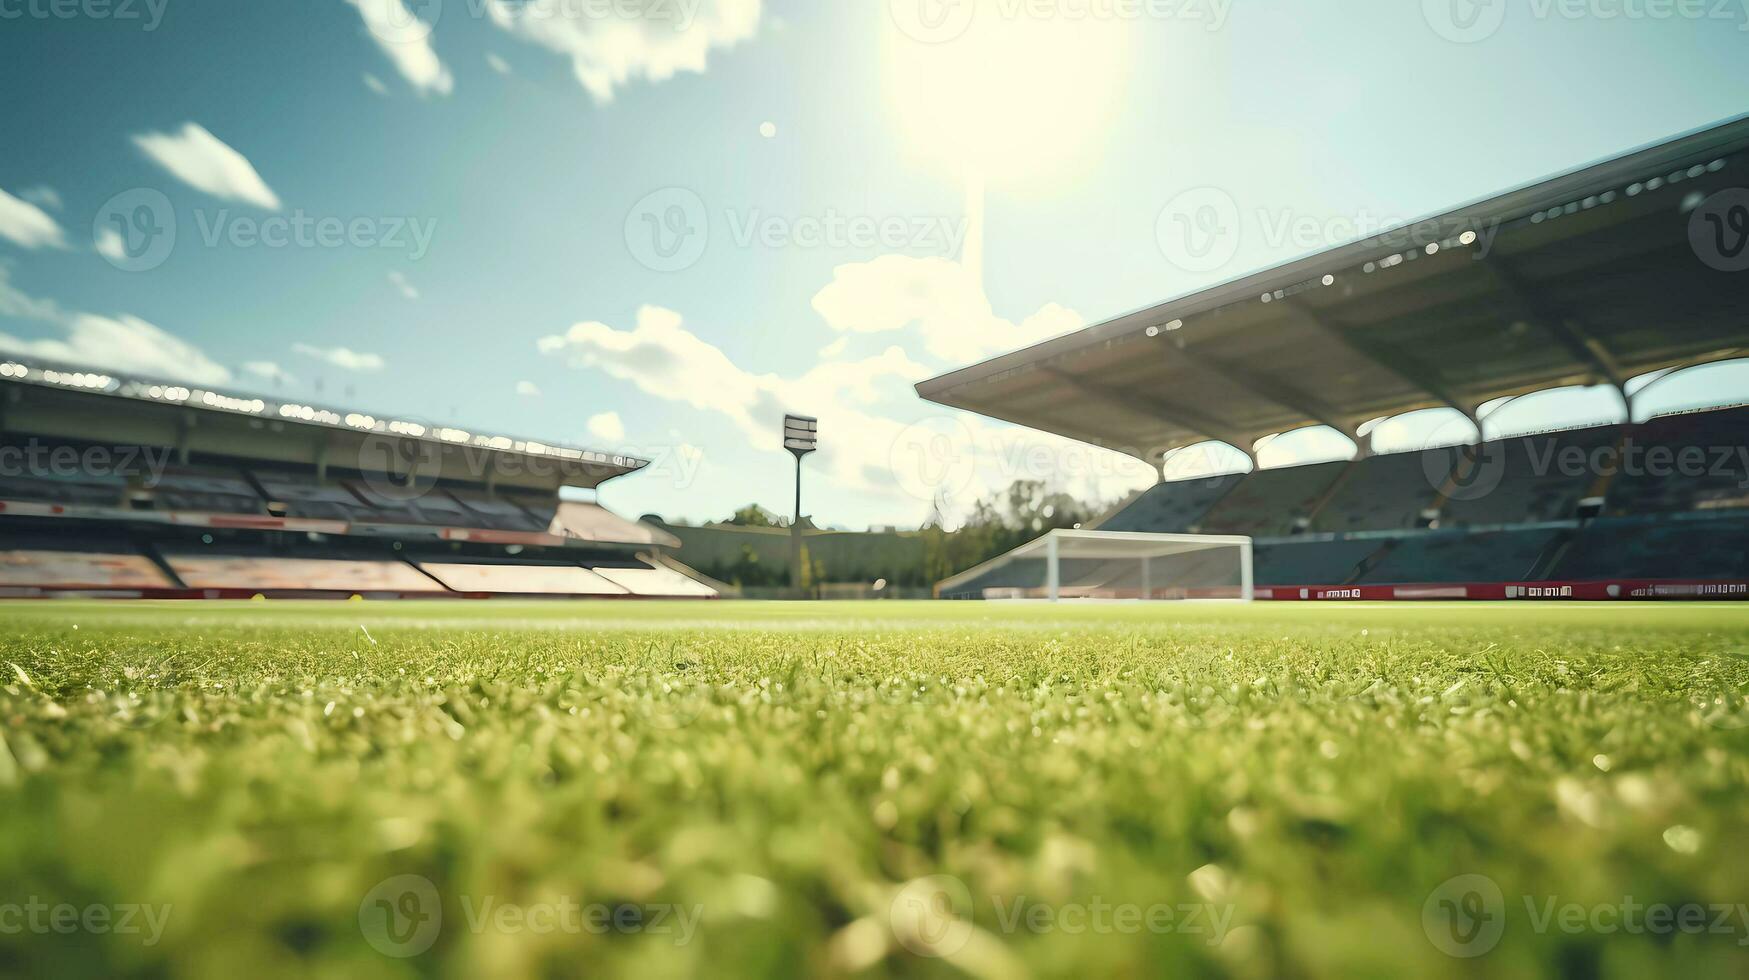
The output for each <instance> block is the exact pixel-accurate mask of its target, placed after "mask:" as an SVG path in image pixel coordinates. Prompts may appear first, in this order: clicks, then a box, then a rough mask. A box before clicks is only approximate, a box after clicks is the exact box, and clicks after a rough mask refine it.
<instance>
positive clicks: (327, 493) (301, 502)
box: [254, 470, 382, 521]
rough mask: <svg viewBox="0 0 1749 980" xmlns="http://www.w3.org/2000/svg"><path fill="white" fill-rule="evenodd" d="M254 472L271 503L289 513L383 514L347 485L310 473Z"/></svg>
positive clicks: (334, 517)
mask: <svg viewBox="0 0 1749 980" xmlns="http://www.w3.org/2000/svg"><path fill="white" fill-rule="evenodd" d="M254 476H255V482H256V483H259V484H260V485H261V489H262V490H263V491H264V492H265V493H266V494H267V499H268V501H269V504H270V505H279V506H281V507H283V508H284V509H285V515H286V516H287V517H307V518H313V519H316V520H331V521H373V520H377V519H380V517H381V515H382V511H380V510H378V509H376V508H374V507H372V506H371V505H370V504H367V503H365V502H364V501H363V500H360V499H359V498H358V496H357V495H356V494H354V493H353V492H352V491H350V490H348V489H346V488H345V487H344V486H341V485H340V484H338V483H330V482H328V481H325V480H321V479H318V478H317V477H316V476H315V475H314V474H311V473H293V472H284V471H272V470H256V471H255V474H254ZM270 509H271V507H270Z"/></svg>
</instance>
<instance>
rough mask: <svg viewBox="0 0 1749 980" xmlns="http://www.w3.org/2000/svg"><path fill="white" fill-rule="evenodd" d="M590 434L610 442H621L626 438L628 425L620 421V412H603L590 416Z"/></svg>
mask: <svg viewBox="0 0 1749 980" xmlns="http://www.w3.org/2000/svg"><path fill="white" fill-rule="evenodd" d="M589 434H590V435H592V436H594V437H595V438H597V439H606V440H607V441H608V442H619V441H620V440H621V439H624V438H625V437H626V425H625V423H624V422H622V421H620V417H619V413H618V412H602V413H601V414H600V415H591V416H589Z"/></svg>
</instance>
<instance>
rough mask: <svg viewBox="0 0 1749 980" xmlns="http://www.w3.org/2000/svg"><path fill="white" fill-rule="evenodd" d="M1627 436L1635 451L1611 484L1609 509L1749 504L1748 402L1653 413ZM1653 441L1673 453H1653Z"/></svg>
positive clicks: (1666, 510)
mask: <svg viewBox="0 0 1749 980" xmlns="http://www.w3.org/2000/svg"><path fill="white" fill-rule="evenodd" d="M1627 440H1628V444H1629V445H1630V446H1632V447H1633V449H1634V450H1635V452H1634V453H1633V454H1631V455H1630V456H1629V458H1628V459H1626V460H1624V463H1623V466H1622V472H1621V475H1620V476H1618V477H1616V479H1615V482H1614V483H1613V484H1611V485H1610V488H1609V500H1608V504H1607V512H1608V513H1609V514H1611V515H1613V516H1631V515H1634V514H1672V513H1680V512H1682V511H1695V510H1728V509H1738V508H1749V459H1745V453H1746V452H1749V408H1737V409H1731V410H1727V411H1721V412H1697V413H1691V414H1685V415H1668V416H1664V417H1661V418H1656V419H1652V420H1650V421H1648V422H1647V423H1645V424H1644V425H1641V426H1637V427H1635V428H1632V429H1630V430H1629V431H1628V434H1627ZM1654 447H1661V448H1664V449H1667V450H1669V451H1670V455H1669V456H1667V457H1665V456H1662V455H1660V456H1659V457H1658V458H1654V457H1653V456H1651V455H1649V453H1650V452H1651V450H1652V449H1653V448H1654ZM1684 450H1686V451H1687V455H1686V459H1685V458H1684V457H1683V456H1681V455H1678V454H1679V453H1681V452H1682V451H1684Z"/></svg>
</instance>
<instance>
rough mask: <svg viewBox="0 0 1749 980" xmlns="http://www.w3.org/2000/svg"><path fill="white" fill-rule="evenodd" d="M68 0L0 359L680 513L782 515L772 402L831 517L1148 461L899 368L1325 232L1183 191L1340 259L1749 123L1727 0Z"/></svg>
mask: <svg viewBox="0 0 1749 980" xmlns="http://www.w3.org/2000/svg"><path fill="white" fill-rule="evenodd" d="M55 2H58V3H59V4H60V6H54V5H53V3H52V2H51V0H0V92H3V93H4V96H3V97H0V100H3V101H0V134H3V136H0V139H3V140H4V142H3V146H4V151H3V152H0V194H3V195H4V196H0V335H3V338H4V339H3V342H4V343H5V344H6V345H7V346H9V347H13V348H16V349H19V350H21V351H23V352H24V353H27V354H28V353H32V352H34V353H38V354H45V355H53V356H63V357H71V358H76V359H81V360H86V361H90V362H92V363H94V364H98V365H99V366H104V367H109V368H112V369H131V370H135V371H137V372H140V373H146V374H154V375H170V374H179V375H181V376H184V377H189V378H191V379H192V380H197V381H202V382H205V383H211V384H215V385H217V386H222V387H226V388H234V389H240V390H255V391H261V392H264V393H268V394H272V395H276V396H280V397H283V398H288V399H289V398H299V399H308V400H311V401H315V402H318V403H322V404H334V405H337V406H339V407H345V408H353V407H356V408H360V409H363V410H367V411H372V412H376V413H378V414H390V415H397V416H401V417H407V418H412V419H415V420H422V421H440V422H450V423H457V424H461V425H464V426H468V427H471V428H474V429H485V430H496V431H503V432H509V433H515V434H523V435H528V436H533V437H538V438H545V439H551V440H558V441H569V442H574V443H581V444H585V445H589V446H592V447H598V448H604V449H623V450H626V451H633V452H641V453H643V454H645V455H648V456H650V457H652V458H654V459H656V460H657V461H658V464H659V465H658V466H656V467H652V471H651V472H648V473H644V474H640V475H638V476H636V477H632V478H627V479H625V480H621V481H618V482H617V483H615V484H612V485H610V486H609V487H608V488H606V489H605V490H604V491H603V492H602V499H603V501H604V502H605V503H607V504H608V505H609V506H612V507H615V508H616V509H619V510H622V511H626V512H631V513H642V512H646V511H654V512H658V513H662V514H665V515H667V516H669V517H685V518H693V519H703V518H711V517H720V516H723V515H726V514H727V513H728V512H729V511H730V510H732V509H733V508H734V507H735V506H737V505H740V504H743V503H747V502H749V501H757V502H759V503H762V504H764V505H766V506H767V507H770V508H771V509H773V510H775V511H778V512H787V511H788V510H789V509H790V503H789V500H790V493H791V483H790V481H791V478H792V477H791V474H792V464H791V462H790V460H789V457H788V456H787V455H785V454H783V453H782V452H781V450H780V449H779V448H778V447H777V443H776V430H777V427H778V421H779V416H781V414H782V413H783V411H785V410H792V411H800V412H806V413H809V414H815V415H818V416H820V418H821V420H822V441H823V444H824V445H825V447H826V449H825V451H823V452H822V453H821V454H820V455H819V456H817V457H814V458H811V459H810V460H809V463H808V466H809V468H810V471H811V473H812V477H811V482H810V497H809V502H808V507H807V509H808V510H810V511H811V512H812V513H814V514H815V515H816V519H817V520H819V521H820V522H822V523H829V524H836V525H842V526H850V527H862V526H866V525H870V524H886V523H899V524H915V523H916V522H917V521H918V520H920V519H921V518H923V517H924V516H926V515H927V513H928V512H929V508H930V503H931V501H930V497H931V496H932V495H934V494H937V493H940V492H943V491H944V490H945V491H948V492H949V499H948V501H947V507H948V509H949V511H950V512H951V511H953V510H955V509H957V508H959V507H961V506H963V505H965V504H966V503H969V501H970V499H971V498H972V497H974V496H975V495H976V494H977V493H978V492H980V491H982V490H985V489H988V488H990V487H994V486H999V485H1002V484H1005V483H1006V482H1008V480H1010V479H1012V478H1014V477H1016V476H1042V477H1045V478H1047V479H1050V480H1052V481H1054V482H1058V483H1061V484H1063V485H1065V486H1066V487H1068V488H1070V489H1072V490H1075V491H1077V492H1083V493H1089V494H1098V495H1102V496H1105V497H1108V498H1109V497H1113V496H1116V495H1118V494H1120V493H1122V492H1123V491H1124V490H1126V489H1129V488H1132V487H1135V486H1138V485H1145V484H1146V482H1147V481H1148V478H1149V471H1148V470H1147V468H1146V467H1145V466H1141V465H1140V464H1135V463H1133V462H1132V461H1126V460H1122V459H1113V458H1111V457H1108V456H1107V455H1106V454H1102V453H1098V452H1094V451H1089V450H1083V449H1080V448H1077V447H1075V446H1073V445H1071V444H1066V443H1064V442H1063V441H1061V440H1056V439H1053V438H1049V437H1042V436H1038V435H1036V434H1032V433H1027V432H1025V431H1023V430H1015V429H1012V428H1011V427H1007V426H1002V425H997V424H992V423H987V422H984V421H982V420H979V419H977V418H975V417H971V416H964V415H951V414H949V413H945V412H944V410H942V409H939V408H936V407H934V406H930V405H927V404H924V403H921V402H919V401H918V400H917V398H916V397H915V395H914V394H913V393H912V391H911V385H912V384H913V383H914V382H915V381H916V380H919V379H921V378H922V377H927V376H930V375H933V374H937V373H940V372H942V371H945V370H948V369H951V368H954V367H958V366H961V365H963V364H965V363H969V362H971V361H974V360H977V359H980V358H982V357H984V356H986V355H989V354H993V353H998V352H1000V351H1003V350H1007V349H1012V348H1014V347H1018V346H1022V345H1024V344H1026V343H1030V342H1032V341H1034V340H1037V339H1040V338H1041V337H1044V336H1049V335H1051V334H1054V333H1058V332H1061V331H1063V330H1067V329H1071V328H1073V327H1074V326H1077V325H1079V324H1083V323H1092V322H1096V321H1098V320H1101V319H1104V318H1107V317H1109V316H1112V315H1114V314H1117V313H1121V312H1124V311H1127V310H1130V309H1133V308H1136V307H1140V306H1145V305H1149V304H1152V303H1154V302H1157V301H1159V300H1161V299H1163V298H1165V297H1167V296H1170V295H1175V294H1178V293H1182V292H1185V291H1187V290H1190V289H1194V288H1196V287H1198V286H1201V285H1206V284H1209V283H1212V282H1215V281H1219V280H1223V279H1228V278H1232V277H1233V276H1236V275H1239V274H1241V273H1244V272H1246V271H1248V270H1251V269H1255V268H1260V267H1263V266H1266V265H1270V264H1273V263H1275V262H1278V261H1281V260H1284V259H1286V258H1289V257H1291V256H1293V255H1295V254H1300V253H1302V252H1305V251H1308V250H1311V249H1312V248H1321V247H1325V246H1327V245H1334V244H1338V243H1339V242H1338V241H1337V240H1331V241H1327V242H1324V241H1318V242H1311V243H1308V242H1305V241H1288V240H1279V239H1277V238H1275V237H1273V236H1271V235H1269V234H1263V233H1258V229H1257V228H1253V229H1252V230H1251V232H1249V233H1244V232H1243V229H1242V233H1241V235H1240V237H1239V240H1238V241H1237V242H1235V243H1234V249H1233V255H1232V258H1231V259H1230V260H1229V261H1228V262H1226V263H1225V264H1224V265H1222V266H1221V267H1219V268H1216V269H1207V270H1186V269H1183V268H1178V267H1176V266H1174V264H1173V262H1172V261H1171V259H1170V258H1169V257H1168V255H1167V254H1165V253H1164V252H1163V250H1162V249H1161V247H1160V245H1159V242H1158V241H1157V239H1156V220H1157V218H1158V216H1159V214H1160V212H1161V209H1162V208H1163V207H1165V206H1166V205H1167V204H1168V203H1169V202H1170V201H1171V200H1172V199H1173V198H1174V197H1175V196H1176V195H1178V194H1179V193H1181V192H1183V191H1185V190H1187V189H1190V188H1197V187H1203V186H1214V187H1218V188H1220V189H1221V190H1222V191H1223V192H1225V193H1227V194H1228V195H1230V196H1231V197H1232V198H1233V199H1234V200H1235V201H1236V202H1238V203H1239V205H1240V207H1241V209H1242V211H1244V212H1245V213H1247V214H1256V215H1268V216H1271V218H1270V219H1269V220H1275V219H1276V218H1279V217H1282V216H1292V217H1311V218H1313V219H1315V221H1314V222H1313V223H1314V224H1316V225H1318V226H1319V227H1321V228H1322V227H1328V228H1329V229H1330V232H1329V235H1330V236H1331V237H1332V239H1340V238H1342V237H1345V236H1344V235H1343V230H1344V229H1348V228H1350V227H1352V226H1353V225H1354V224H1356V223H1357V222H1358V223H1364V222H1365V221H1368V220H1381V221H1382V220H1391V219H1408V218H1413V217H1415V216H1418V215H1422V214H1426V213H1430V212H1434V211H1437V210H1440V209H1442V208H1445V207H1448V206H1450V205H1453V204H1456V203H1459V202H1462V201H1465V200H1469V199H1473V198H1477V197H1481V196H1485V195H1488V194H1490V193H1493V192H1495V191H1498V190H1500V189H1502V188H1504V187H1507V186H1511V185H1515V184H1520V183H1523V182H1526V181H1528V180H1532V179H1535V178H1537V177H1541V176H1545V175H1548V174H1551V173H1555V172H1558V171H1562V170H1567V169H1571V168H1572V167H1574V166H1576V165H1579V164H1582V163H1585V162H1588V161H1592V160H1595V159H1598V158H1601V157H1605V156H1609V155H1613V154H1615V153H1618V152H1620V151H1622V150H1624V149H1626V148H1629V147H1632V146H1635V145H1639V144H1643V143H1647V142H1653V141H1657V140H1660V139H1662V138H1665V137H1667V136H1669V135H1672V134H1674V133H1677V132H1681V131H1684V130H1688V129H1692V128H1695V127H1698V126H1703V125H1706V124H1708V123H1711V122H1714V121H1717V120H1719V119H1722V118H1725V117H1728V116H1731V115H1734V114H1736V113H1739V112H1741V111H1743V109H1744V107H1745V105H1746V104H1749V99H1746V98H1745V97H1746V96H1749V57H1746V55H1749V30H1746V27H1749V13H1746V12H1745V9H1744V3H1743V2H1739V0H1731V2H1730V3H1725V4H1717V3H1708V4H1704V5H1699V6H1687V5H1665V6H1661V5H1660V4H1659V3H1658V2H1657V0H1653V2H1651V3H1649V4H1647V3H1640V2H1638V0H1631V2H1626V3H1623V2H1621V0H1584V2H1568V3H1559V2H1555V0H1526V2H1525V3H1522V4H1521V3H1516V2H1514V3H1510V4H1505V2H1504V0H1493V3H1494V4H1504V5H1503V6H1491V5H1489V4H1486V3H1483V4H1479V5H1472V4H1471V2H1470V0H1427V2H1426V3H1420V2H1403V0H1350V2H1344V3H1341V4H1316V5H1312V4H1303V3H1301V4H1293V3H1287V2H1271V0H1251V2H1227V0H1221V2H1217V0H1177V2H1166V0H1160V2H1149V0H1135V2H1133V3H1131V2H1126V0H1033V2H1030V3H1029V2H1025V0H979V2H978V3H977V4H976V5H975V6H974V7H965V8H961V7H959V6H957V5H955V4H954V3H952V2H949V0H894V2H892V3H888V2H886V0H869V2H857V3H818V2H785V0H763V2H761V0H535V2H533V3H528V4H522V3H503V2H500V0H407V2H406V3H405V5H404V4H403V0H259V2H250V3H236V2H232V0H150V2H148V0H131V2H127V3H124V0H55ZM963 2H966V3H971V2H972V0H963ZM1453 2H1455V3H1456V4H1457V6H1455V7H1454V6H1451V4H1452V3H1453ZM409 7H410V8H411V10H409V9H408V8H409ZM962 10H964V11H965V12H967V13H970V14H971V15H972V16H971V19H970V20H969V21H962V20H958V19H956V18H958V17H959V16H960V14H961V11H962ZM1454 10H1455V11H1457V12H1458V14H1460V15H1466V16H1467V15H1468V14H1469V13H1475V14H1476V15H1477V18H1478V19H1477V20H1475V21H1474V22H1471V21H1469V20H1467V19H1464V18H1463V17H1460V18H1459V19H1456V20H1454V19H1453V11H1454ZM409 16H412V17H417V18H419V21H418V22H417V23H414V22H412V21H409V20H408V19H407V18H408V17H409ZM142 205H144V206H145V207H146V210H145V211H143V212H142V211H140V210H139V209H140V208H141V206H142ZM118 219H119V221H120V223H119V224H118V223H116V222H117V220H118ZM142 221H144V222H147V224H140V223H139V222H142ZM150 222H168V223H173V224H174V227H175V230H176V240H175V245H174V247H171V248H169V249H168V250H167V251H161V252H154V251H152V250H151V249H149V248H148V247H147V246H148V242H150V243H156V242H161V241H164V240H165V239H164V237H163V236H162V234H160V233H156V232H154V229H157V228H158V226H157V225H152V224H150ZM1266 223H1267V222H1266V221H1259V222H1257V224H1260V225H1261V224H1266ZM106 229H107V231H106ZM123 230H126V232H127V234H128V236H129V238H128V240H127V241H123V240H122V239H121V237H120V236H121V234H122V231H123ZM158 230H159V231H161V229H158ZM269 242H276V243H277V246H276V245H273V244H268V243H269ZM130 250H135V251H137V252H138V254H134V251H130ZM1745 390H1749V373H1746V372H1745V371H1743V370H1742V369H1741V368H1740V367H1734V366H1725V367H1716V368H1712V369H1709V370H1707V371H1704V372H1702V373H1701V374H1700V375H1698V376H1697V377H1695V378H1692V379H1681V380H1679V381H1676V382H1671V383H1668V384H1666V385H1661V386H1660V388H1659V389H1658V398H1659V399H1661V400H1663V401H1665V402H1667V403H1669V404H1678V403H1687V402H1695V401H1709V400H1737V399H1739V398H1741V397H1742V393H1743V392H1744V391H1745ZM1511 411H1512V413H1514V414H1512V416H1511V417H1510V418H1507V417H1506V416H1505V415H1503V416H1502V417H1501V419H1500V420H1499V421H1500V423H1501V424H1502V425H1506V426H1508V427H1515V428H1520V429H1528V428H1535V427H1540V426H1543V425H1550V424H1567V423H1571V422H1573V421H1586V420H1589V418H1588V417H1589V416H1592V415H1595V416H1596V417H1597V418H1599V419H1601V418H1605V417H1608V416H1609V414H1610V412H1611V411H1617V409H1615V408H1614V403H1613V401H1612V396H1609V395H1607V394H1603V393H1589V394H1586V393H1579V394H1576V395H1573V396H1571V397H1567V398H1556V399H1551V398H1542V399H1537V400H1527V401H1526V402H1525V403H1524V404H1522V405H1520V406H1514V408H1513V409H1512V410H1511ZM1427 424H1433V423H1427ZM1405 431H1407V430H1405ZM920 434H921V436H920ZM932 434H943V435H945V436H946V437H948V438H950V439H954V440H960V441H961V442H963V443H965V444H966V447H967V448H965V449H964V450H963V451H964V452H965V453H966V454H967V455H968V456H969V457H970V458H971V462H969V463H967V464H966V465H965V466H963V467H960V468H958V469H956V470H955V473H956V474H957V475H956V476H954V477H953V478H952V479H951V480H950V481H949V485H947V486H942V485H940V481H939V480H933V481H932V480H929V479H923V478H922V477H920V476H919V474H917V473H915V472H909V471H908V470H909V469H910V468H911V463H910V462H908V460H911V459H912V458H913V457H914V456H915V455H916V452H917V451H918V449H919V446H920V442H919V440H920V438H921V439H922V441H923V444H927V442H928V437H929V436H930V435H932ZM1491 434H1492V433H1491ZM1403 438H1405V439H1408V440H1409V441H1411V442H1412V441H1413V436H1412V435H1409V434H1405V435H1404V436H1403ZM1299 442H1300V443H1301V444H1296V445H1294V446H1290V447H1283V446H1278V447H1276V449H1277V452H1276V453H1275V455H1274V457H1273V459H1272V461H1274V462H1282V461H1286V460H1288V459H1292V458H1298V457H1299V456H1303V455H1306V454H1314V455H1315V454H1316V452H1317V451H1319V448H1320V445H1319V444H1320V440H1319V439H1318V438H1317V437H1316V436H1315V435H1314V436H1309V437H1306V438H1304V439H1302V440H1300V441H1299ZM1337 442H1340V440H1337ZM1323 443H1324V444H1326V446H1325V448H1327V444H1328V443H1329V440H1328V439H1325V440H1323ZM1032 446H1039V447H1043V451H1042V453H1040V454H1039V455H1038V456H1035V457H1029V456H1027V454H1026V452H1025V451H1024V450H1025V449H1026V448H1027V447H1032ZM1284 450H1285V451H1284ZM954 451H955V452H960V451H961V450H954ZM1037 459H1043V460H1045V461H1046V462H1044V463H1037V462H1036V460H1037Z"/></svg>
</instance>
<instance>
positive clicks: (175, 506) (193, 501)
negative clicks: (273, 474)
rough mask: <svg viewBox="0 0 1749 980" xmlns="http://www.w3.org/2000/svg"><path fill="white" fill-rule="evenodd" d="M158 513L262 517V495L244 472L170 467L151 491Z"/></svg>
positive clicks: (154, 483) (155, 482)
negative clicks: (204, 513)
mask: <svg viewBox="0 0 1749 980" xmlns="http://www.w3.org/2000/svg"><path fill="white" fill-rule="evenodd" d="M147 499H149V500H150V501H151V503H152V506H153V507H154V508H155V509H157V510H176V511H205V512H209V513H217V514H260V513H263V512H264V511H265V509H266V507H265V503H264V501H262V499H261V495H260V494H258V493H256V492H255V487H254V485H253V484H251V483H250V482H249V480H248V478H246V477H245V476H244V475H243V474H242V473H241V472H239V471H236V470H225V469H217V468H203V467H191V466H171V467H167V468H166V469H165V470H164V472H163V473H162V474H160V475H159V477H158V478H157V480H155V481H152V482H151V483H150V484H149V486H148V488H147Z"/></svg>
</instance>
